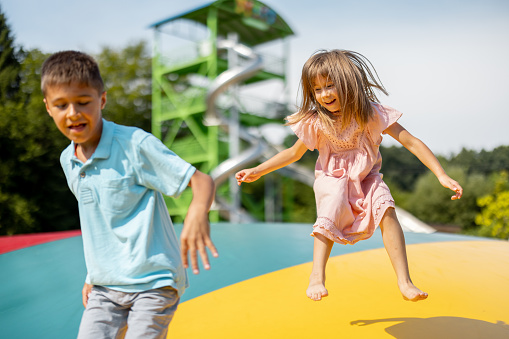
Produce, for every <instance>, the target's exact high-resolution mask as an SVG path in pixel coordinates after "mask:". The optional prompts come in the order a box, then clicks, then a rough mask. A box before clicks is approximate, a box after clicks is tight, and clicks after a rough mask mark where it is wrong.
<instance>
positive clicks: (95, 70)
mask: <svg viewBox="0 0 509 339" xmlns="http://www.w3.org/2000/svg"><path fill="white" fill-rule="evenodd" d="M71 83H78V84H82V85H87V86H90V87H92V88H95V89H96V90H97V92H98V93H99V94H102V93H103V92H104V83H103V79H102V78H101V73H100V71H99V66H98V65H97V62H96V61H95V60H94V59H93V58H92V57H91V56H90V55H88V54H85V53H82V52H77V51H63V52H57V53H55V54H52V55H51V56H50V57H49V58H48V59H46V61H44V63H43V64H42V69H41V90H42V93H43V94H44V95H46V90H47V89H48V86H59V85H69V84H71Z"/></svg>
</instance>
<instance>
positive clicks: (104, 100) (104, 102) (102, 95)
mask: <svg viewBox="0 0 509 339" xmlns="http://www.w3.org/2000/svg"><path fill="white" fill-rule="evenodd" d="M106 101H107V100H106V91H104V92H103V94H101V109H104V106H106Z"/></svg>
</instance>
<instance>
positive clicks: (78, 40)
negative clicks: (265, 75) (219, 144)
mask: <svg viewBox="0 0 509 339" xmlns="http://www.w3.org/2000/svg"><path fill="white" fill-rule="evenodd" d="M210 2H211V1H204V0H186V1H180V0H86V1H76V0H44V1H41V0H0V6H1V9H2V11H3V12H4V14H5V15H6V17H7V22H8V24H9V26H10V27H11V30H12V32H13V34H14V37H15V43H16V44H18V45H20V46H23V47H24V48H25V49H31V48H38V49H40V50H42V51H43V52H47V53H52V52H56V51H60V50H67V49H77V50H81V51H84V52H87V53H90V54H94V53H98V52H99V51H100V50H101V48H102V47H104V46H108V47H114V48H122V47H125V46H127V44H129V43H132V42H137V41H139V40H141V39H144V40H147V41H148V42H149V43H150V44H151V43H152V39H153V31H152V29H150V27H149V26H150V25H151V24H153V23H156V22H158V21H160V20H163V19H166V18H168V17H172V16H175V15H178V14H181V13H183V12H186V11H189V10H192V9H194V8H197V7H200V6H202V5H205V4H208V3H210ZM262 2H263V3H265V4H266V5H268V6H269V7H271V8H272V9H273V10H275V11H276V12H277V13H278V14H279V15H280V16H281V17H282V18H283V19H284V20H285V21H286V22H287V23H288V24H289V26H290V27H291V28H292V29H293V30H294V32H295V36H294V37H292V38H291V39H290V58H289V67H288V69H289V74H288V79H289V84H290V85H289V87H290V100H291V101H292V102H293V103H295V102H296V101H297V91H298V84H299V77H300V72H301V69H302V65H303V64H304V62H305V61H306V60H307V59H308V58H309V57H310V56H311V54H312V53H313V52H314V51H316V50H318V49H334V48H339V49H348V50H353V51H356V52H359V53H361V54H363V55H364V56H366V57H367V58H368V59H369V60H370V61H371V62H372V63H373V65H374V67H375V69H376V71H377V72H378V75H379V77H380V79H381V80H382V82H383V84H384V85H385V87H386V89H387V90H388V92H389V94H390V95H389V96H388V97H385V96H383V95H381V96H379V99H380V100H381V102H382V103H384V104H387V105H390V106H392V107H394V108H396V109H398V110H399V111H401V112H403V116H402V118H401V119H400V120H399V123H400V124H401V125H402V126H404V127H405V128H406V129H407V130H408V131H409V132H410V133H412V134H413V135H415V136H416V137H418V138H419V139H421V140H422V141H424V142H425V143H426V144H427V145H428V146H429V147H430V149H431V150H432V151H433V152H435V153H436V154H440V155H444V156H451V155H453V154H457V153H458V152H460V151H461V149H462V148H467V149H472V150H476V151H480V150H482V149H485V150H492V149H493V148H495V147H497V146H501V145H509V109H508V106H507V104H506V102H505V101H507V99H508V98H509V82H508V79H509V1H507V0H428V1H417V0H414V1H412V0H410V1H408V0H407V1H405V0H383V1H382V0H378V1H376V0H356V1H343V0H321V1H309V0H265V1H262ZM396 144H397V142H396V141H394V140H392V138H391V137H390V136H385V138H384V142H383V145H385V146H391V145H396Z"/></svg>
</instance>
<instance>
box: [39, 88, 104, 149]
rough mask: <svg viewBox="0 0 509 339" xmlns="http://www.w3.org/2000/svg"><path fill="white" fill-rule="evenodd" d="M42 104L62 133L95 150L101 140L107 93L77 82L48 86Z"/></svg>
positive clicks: (82, 145)
mask: <svg viewBox="0 0 509 339" xmlns="http://www.w3.org/2000/svg"><path fill="white" fill-rule="evenodd" d="M44 103H45V104H46V110H47V111H48V113H49V115H50V116H51V117H52V118H53V120H54V121H55V124H56V125H57V127H58V129H59V130H60V132H62V134H63V135H65V136H66V137H67V138H69V139H70V140H72V141H74V142H75V143H76V144H79V145H80V146H81V147H85V148H88V147H92V148H94V149H95V147H96V146H97V144H98V143H99V140H101V133H102V114H101V110H102V109H103V108H104V106H105V105H106V92H103V93H101V94H99V93H98V91H97V90H96V89H94V88H92V87H90V86H88V85H83V84H78V83H71V84H70V85H59V86H48V88H47V89H46V95H45V97H44Z"/></svg>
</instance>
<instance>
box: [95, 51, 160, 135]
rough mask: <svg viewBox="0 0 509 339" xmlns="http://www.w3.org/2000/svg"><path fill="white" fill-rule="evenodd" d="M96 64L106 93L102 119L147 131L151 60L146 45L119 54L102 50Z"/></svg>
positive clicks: (149, 109)
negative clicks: (106, 98) (106, 99)
mask: <svg viewBox="0 0 509 339" xmlns="http://www.w3.org/2000/svg"><path fill="white" fill-rule="evenodd" d="M96 60H97V63H98V64H99V68H100V69H101V75H102V77H103V80H104V85H105V89H106V91H107V92H108V101H107V103H106V107H105V108H104V111H103V115H104V117H105V118H106V119H108V120H111V121H114V122H116V123H118V124H121V125H128V126H136V127H140V128H142V129H144V130H146V131H150V129H151V125H150V117H151V114H152V85H151V84H152V59H151V57H150V52H149V50H148V48H147V43H146V42H144V41H140V42H137V43H133V44H131V45H128V46H127V47H125V48H123V49H121V50H114V49H111V48H109V47H105V48H104V49H103V50H102V51H101V53H99V55H97V56H96Z"/></svg>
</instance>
